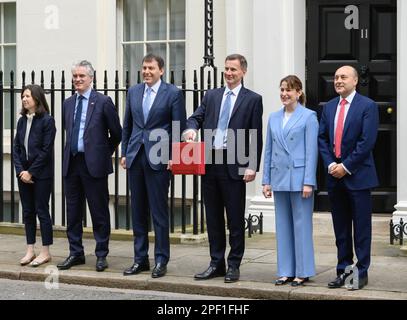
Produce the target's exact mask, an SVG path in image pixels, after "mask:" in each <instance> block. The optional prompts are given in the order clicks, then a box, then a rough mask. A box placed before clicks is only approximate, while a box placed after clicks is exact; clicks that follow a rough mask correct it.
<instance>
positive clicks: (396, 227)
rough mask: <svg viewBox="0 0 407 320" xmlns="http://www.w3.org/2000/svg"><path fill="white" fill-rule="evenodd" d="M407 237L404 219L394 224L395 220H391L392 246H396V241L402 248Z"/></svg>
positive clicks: (406, 225)
mask: <svg viewBox="0 0 407 320" xmlns="http://www.w3.org/2000/svg"><path fill="white" fill-rule="evenodd" d="M405 237H407V223H404V221H403V219H402V218H401V219H400V223H396V224H395V223H394V222H393V219H392V220H390V244H394V241H398V242H399V244H400V245H401V246H402V245H403V244H404V238H405Z"/></svg>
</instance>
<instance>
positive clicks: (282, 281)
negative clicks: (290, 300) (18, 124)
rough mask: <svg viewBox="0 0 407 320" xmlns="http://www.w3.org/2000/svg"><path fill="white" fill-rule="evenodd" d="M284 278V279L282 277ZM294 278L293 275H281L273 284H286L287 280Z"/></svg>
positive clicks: (290, 280)
mask: <svg viewBox="0 0 407 320" xmlns="http://www.w3.org/2000/svg"><path fill="white" fill-rule="evenodd" d="M283 278H285V279H283ZM293 280H294V277H281V278H280V279H277V280H276V281H274V284H275V285H276V286H282V285H283V284H286V283H288V282H292V281H293Z"/></svg>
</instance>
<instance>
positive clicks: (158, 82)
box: [144, 79, 161, 93]
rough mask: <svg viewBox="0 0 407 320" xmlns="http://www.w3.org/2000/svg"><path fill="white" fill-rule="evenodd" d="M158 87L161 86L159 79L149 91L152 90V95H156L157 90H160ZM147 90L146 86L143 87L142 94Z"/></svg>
mask: <svg viewBox="0 0 407 320" xmlns="http://www.w3.org/2000/svg"><path fill="white" fill-rule="evenodd" d="M160 86H161V79H160V80H158V81H157V82H156V83H155V84H154V85H153V86H152V87H151V89H152V90H153V92H154V93H157V92H158V89H159V88H160ZM147 88H148V85H145V88H144V92H146V91H147Z"/></svg>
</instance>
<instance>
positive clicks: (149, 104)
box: [121, 54, 186, 278]
mask: <svg viewBox="0 0 407 320" xmlns="http://www.w3.org/2000/svg"><path fill="white" fill-rule="evenodd" d="M142 74H143V79H144V83H142V84H138V85H135V86H133V87H131V88H130V89H129V92H128V95H127V105H126V113H125V118H124V123H123V136H122V159H121V165H122V167H123V168H124V169H128V174H129V181H130V190H131V209H132V222H133V233H134V263H133V265H132V266H131V267H130V268H128V269H126V270H125V271H124V273H123V274H124V275H133V274H138V273H140V272H142V271H148V270H150V264H149V260H148V218H149V212H151V215H152V218H153V225H154V231H155V250H154V258H155V267H154V269H153V272H152V277H153V278H158V277H162V276H164V275H165V274H166V272H167V263H168V260H169V258H170V241H169V217H168V188H169V181H170V172H169V171H168V170H169V169H170V168H171V161H169V160H170V159H169V158H170V152H169V150H170V148H171V142H172V141H179V138H180V132H182V131H181V130H183V128H184V126H185V121H186V112H185V103H184V96H183V94H182V91H181V90H179V89H178V88H177V87H176V86H174V85H171V84H168V83H166V82H164V81H162V80H161V76H162V75H163V74H164V60H163V59H162V58H161V57H159V56H156V55H153V54H148V55H146V56H145V57H144V58H143V65H142ZM177 127H178V128H177ZM177 129H178V130H177ZM173 131H174V132H175V131H178V132H179V133H178V134H176V135H174V136H172V132H173Z"/></svg>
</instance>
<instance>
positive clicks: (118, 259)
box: [0, 213, 407, 300]
mask: <svg viewBox="0 0 407 320" xmlns="http://www.w3.org/2000/svg"><path fill="white" fill-rule="evenodd" d="M389 221H390V216H388V215H375V216H374V217H373V242H372V261H371V268H370V270H369V284H368V285H367V286H366V287H365V288H363V289H362V290H354V291H349V290H347V289H345V288H340V289H329V288H328V287H327V283H328V282H329V281H331V280H332V279H333V278H335V275H336V273H335V266H336V247H335V239H334V236H333V229H332V221H331V217H330V215H329V214H326V213H315V214H314V248H315V261H316V270H317V274H316V276H315V277H312V278H311V279H310V281H309V282H307V283H306V284H305V285H304V286H302V287H298V288H294V287H291V286H289V285H285V286H275V285H274V280H275V279H276V270H277V266H276V243H275V236H274V234H272V233H265V234H262V235H260V234H254V235H253V236H252V237H251V238H248V237H246V250H245V255H244V258H243V261H242V265H241V267H240V273H241V276H240V281H239V282H236V283H224V281H223V278H214V279H211V280H207V281H195V280H194V279H193V275H194V274H195V273H197V272H201V271H203V270H205V269H206V268H207V266H208V264H209V248H208V243H207V241H203V242H201V243H194V241H191V239H190V241H187V242H188V243H187V244H185V243H180V242H181V241H177V239H178V240H179V239H181V237H180V235H173V236H172V243H173V244H171V259H170V262H169V264H168V272H167V275H166V276H165V277H162V278H158V279H153V278H151V273H150V272H143V273H140V274H138V275H135V276H128V277H124V276H123V275H122V272H123V270H124V269H126V268H127V267H129V266H131V265H132V262H133V242H132V239H131V232H121V231H119V232H113V233H112V240H111V242H110V253H109V256H108V263H109V268H108V269H106V270H105V271H104V272H96V271H95V263H96V257H95V255H94V253H93V251H94V247H95V242H94V240H93V239H92V237H91V233H90V232H89V234H88V237H87V238H86V239H84V240H83V243H84V247H85V254H86V264H85V265H81V266H74V267H72V268H71V269H70V270H65V271H58V270H57V269H56V267H55V266H56V264H58V263H60V262H62V261H63V260H64V259H65V258H66V257H67V256H68V254H69V251H68V242H67V239H66V238H65V237H64V233H63V230H60V229H58V230H55V235H56V236H57V237H56V238H55V239H54V244H53V246H52V247H51V253H52V257H53V259H52V261H51V263H48V264H45V265H42V266H40V267H38V268H33V267H29V266H24V267H22V266H20V265H19V260H20V259H21V257H22V256H23V255H24V254H25V237H24V236H23V235H24V229H23V228H22V226H16V225H12V226H11V225H9V224H6V223H0V278H6V279H12V280H23V281H48V282H49V281H50V279H51V278H52V279H53V281H59V282H60V283H66V284H76V285H87V286H100V287H106V288H118V289H134V290H153V291H165V292H173V293H184V294H195V295H196V294H198V295H199V294H200V295H211V296H222V297H231V298H249V299H268V300H371V299H385V300H407V255H406V254H405V251H403V250H401V249H400V246H399V245H390V244H389ZM198 238H201V240H202V239H204V240H205V236H203V237H198ZM115 239H120V240H115ZM40 243H41V240H40V238H38V239H37V246H36V252H37V254H38V253H39V244H40ZM153 248H154V245H153V243H150V264H151V265H154V261H153V259H152V257H153V256H154V255H153ZM227 250H228V249H227ZM21 283H23V282H21Z"/></svg>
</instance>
